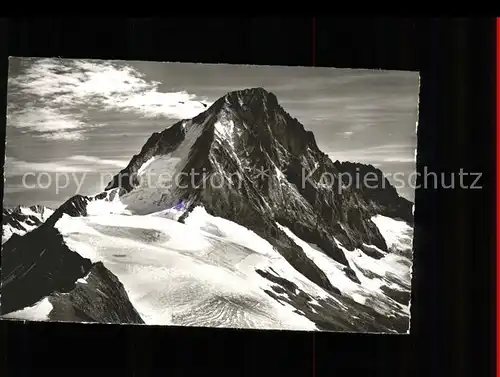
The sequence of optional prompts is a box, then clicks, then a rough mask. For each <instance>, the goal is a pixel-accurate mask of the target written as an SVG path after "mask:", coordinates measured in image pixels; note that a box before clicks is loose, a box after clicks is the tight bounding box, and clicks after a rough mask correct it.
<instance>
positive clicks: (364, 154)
mask: <svg viewBox="0 0 500 377" xmlns="http://www.w3.org/2000/svg"><path fill="white" fill-rule="evenodd" d="M328 156H329V157H330V159H331V160H332V161H335V160H339V161H352V162H361V163H369V164H376V163H378V164H380V163H384V162H415V161H416V155H415V146H414V145H407V144H384V145H378V146H375V147H368V148H362V149H349V150H344V151H335V152H330V153H328Z"/></svg>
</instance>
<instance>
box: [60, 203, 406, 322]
mask: <svg viewBox="0 0 500 377" xmlns="http://www.w3.org/2000/svg"><path fill="white" fill-rule="evenodd" d="M179 212H180V211H179ZM176 217H177V216H176V210H175V209H171V210H164V211H160V212H157V213H153V214H150V215H148V216H138V215H130V214H127V215H123V214H112V213H111V214H102V215H99V216H92V215H90V216H88V217H70V216H67V215H64V216H63V217H62V218H61V219H60V220H59V221H58V222H57V223H56V225H55V226H56V227H57V228H58V230H59V232H60V233H61V234H62V235H63V237H64V239H65V242H66V244H67V245H68V247H69V248H70V249H71V250H74V251H75V252H77V253H79V254H80V255H82V256H83V257H85V258H89V259H90V260H91V261H92V262H97V261H101V262H103V264H104V265H105V267H106V268H108V269H109V270H110V271H111V272H112V273H113V274H115V275H116V276H117V277H118V278H119V280H120V281H121V282H122V284H123V285H124V287H125V290H126V292H127V294H128V296H129V299H130V301H131V303H132V304H133V305H134V307H135V308H136V310H137V311H138V312H139V314H140V315H141V317H142V318H143V319H144V321H145V323H146V324H151V325H168V324H170V325H181V326H203V327H204V326H206V327H230V328H231V327H232V328H256V329H289V330H317V329H318V328H317V327H316V325H315V323H314V322H312V321H311V320H310V319H308V318H307V317H306V316H305V315H304V313H303V312H301V311H300V310H297V309H296V308H294V307H292V306H291V304H290V303H289V301H287V300H286V295H285V294H283V296H280V294H278V295H277V296H276V297H278V298H276V297H275V298H273V297H271V296H270V295H269V294H267V293H266V292H269V291H271V290H272V286H273V283H272V282H271V281H270V280H268V279H266V278H264V277H263V276H262V274H259V273H257V271H256V270H260V271H266V272H267V273H269V272H272V273H273V274H275V275H276V276H279V277H280V278H284V279H286V280H287V281H289V282H293V284H295V285H296V287H297V289H296V290H297V292H296V293H297V294H299V292H300V291H302V292H304V293H305V294H306V295H307V296H308V297H309V298H308V303H307V305H308V308H309V310H311V311H312V312H315V311H316V309H318V306H320V305H321V304H319V303H318V300H319V301H321V300H325V299H329V300H330V301H331V302H333V303H334V305H335V307H334V308H336V309H335V310H342V311H346V310H347V306H346V305H344V303H345V301H343V300H339V297H334V296H333V295H332V294H331V293H329V292H327V291H325V290H323V289H322V288H321V287H319V286H318V285H316V284H315V283H313V282H311V281H310V280H308V279H307V278H306V277H304V276H303V275H302V274H300V273H299V272H298V271H296V270H295V269H294V268H293V267H292V266H291V265H290V264H289V263H288V262H287V261H286V260H285V259H284V258H283V257H282V256H281V255H280V254H279V253H278V252H277V251H276V250H275V249H274V248H273V247H272V246H271V244H270V243H269V242H268V241H266V240H264V239H262V238H260V237H259V236H257V235H256V234H255V233H253V232H251V231H250V230H248V229H246V228H245V227H242V226H240V225H238V224H236V223H233V222H231V221H229V220H226V219H223V218H219V217H214V216H211V215H209V214H207V212H206V211H205V210H204V208H202V207H196V208H195V209H194V210H193V211H192V212H191V214H190V215H189V216H188V217H187V218H186V220H185V223H184V224H183V223H179V222H177V221H176ZM280 227H281V228H282V229H283V230H284V231H285V232H286V233H287V234H288V235H289V236H290V237H292V239H293V240H294V241H295V242H296V243H297V244H298V245H299V246H301V247H302V248H303V250H304V251H305V253H306V254H307V255H308V256H309V257H310V258H311V259H313V260H314V261H315V262H316V263H317V265H318V266H319V267H320V268H321V269H322V270H323V271H324V272H325V273H326V274H327V276H328V278H329V279H330V281H331V283H332V284H333V285H334V286H335V287H337V288H339V289H340V290H341V292H342V294H343V295H346V297H347V298H350V299H352V300H354V301H356V302H358V303H360V304H365V305H368V306H372V307H373V308H374V309H375V310H376V311H377V312H379V313H381V314H383V315H386V316H389V317H391V316H393V315H395V314H398V315H400V316H407V315H408V308H407V307H405V306H404V305H401V304H398V303H397V302H396V301H394V300H392V299H391V298H389V297H387V296H386V295H385V294H384V292H383V291H382V290H381V289H380V287H381V286H382V285H383V284H388V285H390V284H392V285H393V286H396V283H394V281H397V279H401V280H402V281H403V283H401V284H402V285H404V284H405V283H407V282H408V281H407V278H408V277H409V272H408V267H406V269H405V268H403V267H405V264H403V265H399V264H398V261H399V260H398V259H397V258H403V257H399V256H397V255H396V256H395V257H393V256H392V254H386V255H385V256H384V258H382V259H381V260H375V259H373V258H370V257H367V256H366V255H365V254H363V253H361V252H360V251H359V250H355V251H347V250H346V254H347V255H348V258H349V260H350V261H352V262H353V263H352V264H353V265H354V266H359V268H358V270H357V271H356V272H357V273H358V276H360V277H362V278H361V284H356V283H354V282H353V281H351V280H350V279H349V278H347V277H346V275H345V274H344V273H343V272H342V265H340V264H339V263H338V262H335V261H334V260H332V259H331V258H329V257H328V256H327V255H326V254H324V253H323V252H322V251H321V250H319V249H318V248H317V247H316V246H314V245H309V244H307V243H305V242H304V241H302V240H301V239H299V238H297V237H296V236H295V235H294V234H293V233H292V232H291V231H290V230H289V229H288V228H285V227H282V226H280ZM339 246H341V245H339ZM396 257H397V258H396ZM366 258H370V259H369V260H368V259H366ZM366 271H370V272H371V273H372V275H373V274H375V275H376V277H374V276H369V277H367V276H365V275H367V272H366ZM385 271H389V273H392V274H393V275H394V276H395V278H394V277H393V278H391V279H386V278H384V274H383V272H385ZM377 274H378V275H377ZM368 275H369V274H368ZM391 276H392V275H391ZM408 283H409V282H408ZM281 298H283V300H281ZM323 302H324V301H323ZM353 318H356V317H353Z"/></svg>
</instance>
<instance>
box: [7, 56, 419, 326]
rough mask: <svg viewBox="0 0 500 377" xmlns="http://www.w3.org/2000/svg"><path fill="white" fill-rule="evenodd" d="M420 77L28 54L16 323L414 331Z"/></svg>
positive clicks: (11, 119) (14, 76)
mask: <svg viewBox="0 0 500 377" xmlns="http://www.w3.org/2000/svg"><path fill="white" fill-rule="evenodd" d="M419 84H420V80H419V73H418V72H416V71H395V70H369V69H344V68H343V69H336V68H322V67H285V66H250V65H248V66H247V65H229V64H201V63H176V62H147V61H114V60H77V59H60V58H28V57H11V58H10V59H9V76H8V86H7V121H6V125H7V127H6V140H5V163H4V196H3V221H2V249H1V254H0V256H1V271H0V273H1V288H0V294H1V297H0V303H1V306H0V310H1V318H2V320H13V321H14V320H25V321H48V322H51V321H53V322H85V323H102V324H123V325H161V326H190V327H210V328H234V329H259V330H292V331H334V332H356V333H387V334H409V333H410V328H411V293H412V289H411V288H412V265H413V258H414V255H413V228H414V222H413V213H414V196H415V180H416V156H417V127H418V104H419Z"/></svg>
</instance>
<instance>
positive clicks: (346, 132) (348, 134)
mask: <svg viewBox="0 0 500 377" xmlns="http://www.w3.org/2000/svg"><path fill="white" fill-rule="evenodd" d="M342 134H343V135H344V136H345V137H349V136H352V135H353V134H354V132H353V131H345V132H343V133H342Z"/></svg>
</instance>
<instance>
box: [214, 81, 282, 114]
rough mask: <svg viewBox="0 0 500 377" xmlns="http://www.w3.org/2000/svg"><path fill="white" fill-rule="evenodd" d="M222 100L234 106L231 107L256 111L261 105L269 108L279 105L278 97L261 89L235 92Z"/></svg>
mask: <svg viewBox="0 0 500 377" xmlns="http://www.w3.org/2000/svg"><path fill="white" fill-rule="evenodd" d="M222 100H223V101H224V102H225V104H226V105H232V106H231V107H236V108H238V109H239V108H242V109H251V110H255V108H256V107H259V106H260V105H267V106H268V107H270V106H273V105H274V106H276V105H278V99H277V98H276V95H275V94H274V93H271V92H268V91H267V90H266V89H264V88H261V87H257V88H248V89H242V90H235V91H232V92H229V93H227V94H226V95H225V96H224V97H222Z"/></svg>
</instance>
